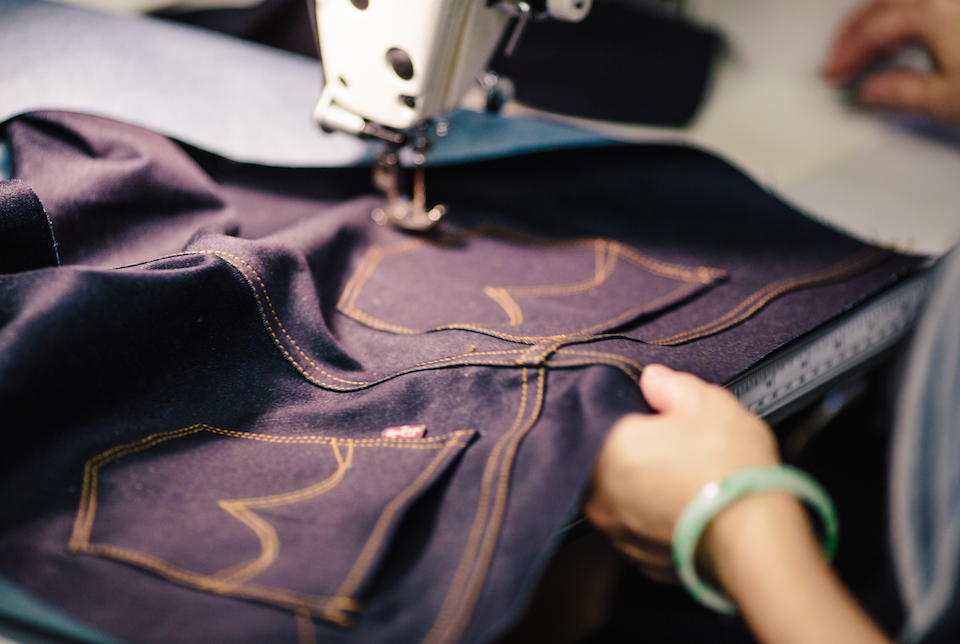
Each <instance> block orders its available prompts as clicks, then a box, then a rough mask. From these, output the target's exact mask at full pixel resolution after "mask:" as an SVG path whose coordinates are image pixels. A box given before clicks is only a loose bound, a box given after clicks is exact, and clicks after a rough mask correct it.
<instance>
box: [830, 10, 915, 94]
mask: <svg viewBox="0 0 960 644" xmlns="http://www.w3.org/2000/svg"><path fill="white" fill-rule="evenodd" d="M927 15H928V14H926V13H924V12H923V11H922V8H921V7H919V6H918V5H917V3H906V2H894V1H892V0H875V1H874V2H871V3H869V4H867V5H866V6H864V7H863V9H861V10H860V11H858V12H857V13H856V14H854V15H853V16H852V17H851V18H850V19H849V20H848V21H847V23H846V25H845V26H844V28H843V29H842V30H841V32H840V35H839V36H838V37H837V40H836V43H835V45H834V48H833V52H832V53H831V55H830V57H829V59H828V61H827V64H826V65H825V66H824V69H823V74H824V76H826V77H827V78H828V79H829V80H832V81H835V82H843V81H847V80H850V78H851V77H853V76H854V75H855V74H856V73H857V72H858V71H860V70H861V69H863V68H864V67H865V66H867V65H868V64H869V63H871V62H872V61H874V60H875V59H877V58H878V57H880V56H882V55H884V54H887V53H890V52H892V51H895V50H896V49H899V48H900V47H902V46H904V45H906V44H907V43H909V42H912V41H916V40H920V41H923V42H925V43H927V44H928V45H932V43H930V42H929V41H930V40H931V38H932V37H933V34H932V26H933V25H932V23H931V21H929V20H927V19H926V16H927Z"/></svg>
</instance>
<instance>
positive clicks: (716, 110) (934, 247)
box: [508, 0, 960, 254]
mask: <svg viewBox="0 0 960 644" xmlns="http://www.w3.org/2000/svg"><path fill="white" fill-rule="evenodd" d="M860 1H861V0H803V1H802V2H797V1H796V0H687V2H686V10H685V11H686V15H687V16H688V17H689V18H692V19H693V20H695V21H698V22H700V23H702V24H705V25H709V26H711V27H713V28H715V29H717V30H718V31H720V32H721V33H723V34H724V35H725V36H726V38H727V41H728V46H729V51H728V52H727V54H726V55H725V57H724V59H723V60H722V61H721V63H720V65H719V66H718V69H717V73H716V76H715V78H714V82H713V86H712V88H711V91H710V95H709V99H708V101H707V102H706V104H705V105H704V107H703V108H702V110H701V111H700V113H699V115H698V116H697V117H696V119H695V120H694V122H693V123H692V124H691V125H690V126H689V127H688V128H684V129H674V128H652V127H638V126H628V125H619V124H611V123H602V122H596V121H587V120H584V119H572V118H564V117H557V116H550V115H546V114H543V113H539V112H535V111H533V110H529V109H526V108H523V107H520V106H510V109H509V110H508V114H511V115H515V116H528V117H529V116H532V115H535V114H536V115H539V116H541V117H546V118H553V119H555V120H558V121H560V122H564V123H569V124H576V125H579V126H580V127H585V128H587V129H590V130H593V131H595V132H598V133H602V134H605V135H607V136H610V137H613V138H618V139H623V140H628V141H655V140H661V141H673V142H684V143H687V144H690V145H693V146H696V147H700V148H703V149H706V150H710V151H712V152H714V153H716V154H718V155H719V156H722V157H724V158H725V159H727V160H728V161H730V162H731V163H733V164H734V165H736V166H738V167H739V168H740V169H742V170H743V171H744V172H746V173H747V174H749V175H750V176H752V177H753V178H754V179H755V180H756V181H757V182H759V183H761V184H762V185H764V186H765V187H767V188H768V189H769V190H771V191H773V192H775V193H777V194H778V195H780V196H781V197H783V198H784V199H785V200H787V201H789V202H791V203H793V204H794V205H795V206H797V207H798V208H800V209H801V210H804V211H806V212H808V213H810V214H812V215H814V216H816V217H818V218H820V219H822V220H824V221H826V222H829V223H831V224H833V225H835V226H837V227H839V228H842V229H843V230H845V231H847V232H849V233H852V234H854V235H856V236H859V237H862V238H864V239H867V240H869V241H872V242H874V243H879V244H884V245H893V246H896V247H897V248H898V249H900V250H912V251H915V252H920V253H931V254H940V253H942V252H944V251H946V250H947V249H948V248H950V247H951V246H952V245H953V244H955V243H956V241H957V240H958V239H960V128H953V127H952V126H939V128H937V129H939V131H938V132H937V135H938V136H935V135H930V134H925V135H921V134H919V133H917V130H919V129H924V130H930V129H935V128H921V127H918V126H923V125H926V123H925V120H924V119H919V118H911V119H904V118H892V117H890V116H889V115H888V116H886V117H878V116H876V115H871V114H868V113H866V112H864V111H863V110H860V109H857V108H854V107H851V106H850V105H849V104H848V103H847V102H845V101H844V100H843V96H842V92H841V91H840V90H837V89H834V88H831V87H829V86H828V85H827V84H825V83H824V82H823V81H822V80H821V79H820V77H819V69H820V67H821V65H822V64H823V62H824V61H825V59H826V56H827V52H828V50H829V48H830V45H831V42H832V39H833V37H834V34H835V32H836V30H837V29H838V28H839V26H840V24H841V23H842V21H843V18H844V16H845V15H847V14H848V13H849V12H850V11H851V10H852V9H853V8H854V7H856V6H857V5H858V4H859V3H860ZM908 124H909V125H910V126H911V127H908Z"/></svg>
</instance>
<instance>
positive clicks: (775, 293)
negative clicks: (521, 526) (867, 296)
mask: <svg viewBox="0 0 960 644" xmlns="http://www.w3.org/2000/svg"><path fill="white" fill-rule="evenodd" d="M889 256H890V251H887V250H879V249H875V248H865V249H863V250H861V251H859V252H857V253H855V254H854V255H851V256H849V257H845V258H844V259H842V260H840V261H839V262H837V263H835V264H833V265H832V266H828V267H827V268H825V269H822V270H820V271H817V272H815V273H808V274H806V275H800V276H798V277H792V278H787V279H783V280H778V281H776V282H771V283H770V284H767V285H766V286H764V287H762V288H760V289H759V290H757V291H754V292H753V293H752V294H751V295H749V296H748V297H747V299H745V300H744V301H743V302H741V303H740V304H739V305H738V306H736V307H735V308H733V309H731V310H730V311H728V312H727V313H726V314H724V315H722V316H720V317H719V318H717V319H715V320H713V321H712V322H707V323H706V324H702V325H700V326H698V327H696V328H694V329H690V330H688V331H683V332H681V333H677V334H674V335H672V336H669V337H666V338H661V339H660V340H650V341H646V343H647V344H656V345H664V346H672V345H676V344H682V343H684V342H689V341H691V340H696V339H699V338H702V337H704V336H707V335H714V334H716V333H719V332H721V331H724V330H726V329H729V328H730V327H731V326H734V325H735V324H739V323H740V322H742V321H744V320H746V319H747V318H749V317H750V316H752V315H753V314H754V313H756V312H757V311H759V310H760V309H761V308H763V307H764V306H766V305H767V304H769V303H770V301H771V300H773V299H775V298H777V297H780V296H781V295H783V294H785V293H788V292H790V291H794V290H798V289H801V288H806V287H812V286H818V285H821V284H825V283H829V282H831V281H834V280H838V279H843V278H844V277H848V276H850V275H855V274H857V273H859V272H860V271H863V270H866V269H867V268H871V267H872V266H875V265H877V264H879V263H880V262H881V261H883V260H884V259H886V258H887V257H889ZM751 304H752V306H751ZM747 307H749V308H747ZM745 308H747V310H746V311H745V312H743V313H740V311H742V310H743V309H745ZM738 313H739V315H738Z"/></svg>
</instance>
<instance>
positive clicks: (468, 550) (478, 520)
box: [423, 367, 529, 644]
mask: <svg viewBox="0 0 960 644" xmlns="http://www.w3.org/2000/svg"><path fill="white" fill-rule="evenodd" d="M527 380H528V373H527V368H526V367H524V368H523V369H522V370H521V372H520V406H519V408H518V409H517V415H516V417H515V418H514V421H513V424H512V425H511V426H510V429H508V430H507V431H506V432H504V434H503V435H502V436H501V437H500V438H498V439H497V442H496V443H494V445H493V448H492V449H491V450H490V455H489V456H488V457H487V462H486V464H485V465H484V468H483V475H482V477H481V479H480V496H479V497H478V500H477V511H476V513H475V514H474V518H473V525H471V527H470V532H469V533H468V535H467V542H466V545H465V546H464V549H463V553H461V555H460V563H459V564H458V565H457V569H456V571H454V574H453V579H452V580H451V582H450V587H449V588H448V589H447V595H446V597H444V600H443V603H442V604H441V606H440V611H439V613H438V615H437V619H436V620H435V621H434V624H433V627H432V628H431V629H430V632H429V633H428V634H427V637H426V639H424V643H423V644H428V643H430V642H432V641H433V640H435V639H436V638H437V637H438V634H437V633H436V631H437V629H438V624H440V623H445V622H446V621H448V620H449V617H448V614H449V613H450V612H451V611H453V610H455V609H456V608H457V603H456V601H457V598H458V597H459V588H460V587H461V586H463V585H465V584H466V583H467V582H469V577H470V572H471V571H472V570H473V564H474V561H475V560H476V553H477V549H478V548H479V546H480V540H481V539H482V538H483V533H484V528H485V526H486V523H487V520H488V517H487V514H488V506H489V503H490V490H489V488H490V485H491V484H492V481H493V476H494V470H495V469H496V464H497V461H498V460H499V458H500V452H501V450H502V449H503V446H504V444H505V443H506V442H507V441H508V440H509V437H510V435H511V434H512V433H513V432H514V431H515V430H516V429H517V428H518V427H520V425H521V423H522V422H523V418H524V416H525V415H526V410H527V392H528V388H529V385H528V382H527Z"/></svg>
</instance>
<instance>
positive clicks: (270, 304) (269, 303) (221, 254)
mask: <svg viewBox="0 0 960 644" xmlns="http://www.w3.org/2000/svg"><path fill="white" fill-rule="evenodd" d="M199 252H203V253H212V254H214V255H216V256H217V257H221V258H222V259H225V258H226V257H231V258H233V259H235V260H237V261H239V262H241V263H242V264H243V265H244V266H246V267H247V268H249V269H250V272H252V273H253V275H254V277H256V278H257V282H258V283H259V284H260V288H261V289H262V290H263V297H264V298H265V299H266V301H267V306H268V307H269V308H270V313H271V315H273V319H274V320H276V322H277V326H278V327H279V328H280V331H281V332H282V333H283V335H284V336H286V338H287V340H289V341H290V343H291V344H292V345H293V346H294V347H295V348H296V350H297V352H298V353H299V354H300V355H301V356H303V358H304V360H306V361H307V362H308V363H310V366H311V367H313V368H314V369H316V370H317V371H319V372H320V373H322V374H323V375H325V376H327V377H328V378H331V379H333V380H337V381H339V382H343V383H346V384H349V385H360V386H365V385H370V384H372V383H369V382H361V381H356V380H345V379H343V378H338V377H337V376H335V375H333V374H331V373H327V372H326V371H324V370H323V369H321V368H320V367H319V366H317V364H316V363H315V362H314V361H313V360H311V359H310V356H308V355H307V354H306V353H304V351H303V349H301V348H300V346H299V345H298V344H297V342H296V340H294V339H293V338H292V337H291V336H290V334H289V333H288V332H287V330H286V329H285V328H284V327H283V322H281V321H280V316H279V315H277V311H276V309H274V308H273V301H272V300H271V299H270V294H269V293H268V292H267V287H266V285H265V284H264V283H263V279H261V277H260V274H259V273H258V272H257V270H256V269H255V268H254V267H253V266H251V265H250V264H249V263H247V261H246V260H244V259H243V258H241V257H237V256H236V255H231V254H230V253H224V252H222V251H214V250H210V251H199ZM225 261H227V262H229V263H231V264H233V262H230V260H229V259H225ZM237 269H238V270H240V268H239V267H237ZM242 272H243V271H242V270H241V273H242ZM254 295H255V296H256V292H254ZM264 319H265V318H264ZM267 328H268V330H269V331H270V334H271V335H272V336H273V338H274V340H275V341H276V342H277V344H278V345H279V346H280V349H281V350H282V351H283V352H284V354H285V355H286V356H287V357H289V358H290V360H291V362H293V363H294V364H295V365H296V366H297V367H298V368H300V369H301V371H302V368H301V367H300V365H298V364H297V363H296V361H295V360H293V357H292V356H290V354H289V353H287V350H286V348H284V346H283V344H282V343H280V341H279V339H278V338H277V336H276V334H274V332H273V329H271V328H270V326H269V322H268V323H267Z"/></svg>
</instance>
